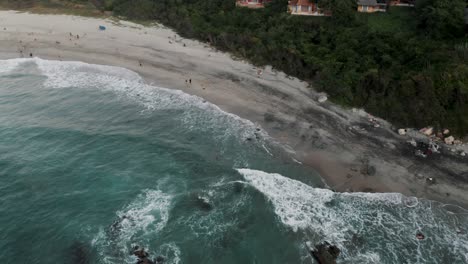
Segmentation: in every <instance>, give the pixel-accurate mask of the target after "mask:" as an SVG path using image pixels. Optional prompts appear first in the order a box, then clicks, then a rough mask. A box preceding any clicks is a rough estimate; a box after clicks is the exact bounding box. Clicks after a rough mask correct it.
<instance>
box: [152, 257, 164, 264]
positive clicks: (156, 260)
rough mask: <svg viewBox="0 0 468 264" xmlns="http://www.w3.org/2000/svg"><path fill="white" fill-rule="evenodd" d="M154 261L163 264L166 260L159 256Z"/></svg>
mask: <svg viewBox="0 0 468 264" xmlns="http://www.w3.org/2000/svg"><path fill="white" fill-rule="evenodd" d="M154 261H155V262H156V264H161V263H163V262H164V258H163V257H162V256H157V257H156V259H155V260H154Z"/></svg>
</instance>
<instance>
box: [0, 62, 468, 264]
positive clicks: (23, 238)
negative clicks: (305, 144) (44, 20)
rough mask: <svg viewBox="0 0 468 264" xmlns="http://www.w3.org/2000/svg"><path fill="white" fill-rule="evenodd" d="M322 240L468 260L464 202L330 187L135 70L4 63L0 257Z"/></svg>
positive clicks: (346, 247)
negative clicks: (337, 190)
mask: <svg viewBox="0 0 468 264" xmlns="http://www.w3.org/2000/svg"><path fill="white" fill-rule="evenodd" d="M418 232H421V233H423V234H424V235H425V239H424V240H418V239H416V234H417V233H418ZM321 241H328V242H330V243H332V244H334V245H337V246H338V247H339V248H340V250H341V254H340V256H339V258H338V263H363V264H365V263H369V264H370V263H372V264H374V263H411V264H413V263H437V264H439V263H450V264H456V263H460V264H461V263H468V211H467V210H463V209H462V208H459V207H456V206H452V205H445V204H442V203H438V202H434V201H429V200H424V199H417V198H415V197H405V196H403V195H401V194H397V193H387V194H379V193H372V194H371V193H335V192H333V191H331V190H328V189H327V188H325V186H324V184H323V181H322V179H321V178H320V175H318V174H317V173H316V172H315V171H313V170H311V169H310V168H306V167H304V166H302V165H301V164H300V163H298V162H296V161H295V160H294V159H293V158H292V156H291V153H290V152H289V151H288V150H287V148H285V147H283V146H281V145H280V144H278V143H277V142H275V141H274V139H272V138H270V137H269V136H268V134H267V133H266V132H265V131H264V130H263V129H262V128H261V127H260V126H258V125H257V124H254V123H252V122H250V121H248V120H244V119H242V118H240V117H238V116H236V115H233V114H229V113H226V112H223V111H222V110H221V109H219V108H218V107H217V106H215V105H213V104H210V103H208V102H206V101H205V100H203V99H202V98H199V97H195V96H191V95H188V94H185V93H183V92H181V91H177V90H171V89H165V88H161V87H157V86H154V85H149V84H146V83H145V82H144V81H143V79H142V78H141V77H140V76H139V75H138V74H136V73H135V72H132V71H130V70H126V69H123V68H118V67H111V66H102V65H91V64H85V63H81V62H61V61H48V60H42V59H39V58H33V59H13V60H3V61H0V263H30V264H31V263H109V264H111V263H119V264H122V263H136V261H137V259H136V257H135V256H133V255H132V254H131V252H132V248H133V247H134V246H139V247H144V248H145V250H146V251H147V252H148V253H149V254H150V257H151V258H156V257H157V256H162V257H163V258H164V259H165V261H164V263H174V264H175V263H204V264H207V263H314V261H313V259H312V257H311V255H310V254H309V252H308V247H307V246H306V243H307V242H310V243H312V244H318V243H320V242H321Z"/></svg>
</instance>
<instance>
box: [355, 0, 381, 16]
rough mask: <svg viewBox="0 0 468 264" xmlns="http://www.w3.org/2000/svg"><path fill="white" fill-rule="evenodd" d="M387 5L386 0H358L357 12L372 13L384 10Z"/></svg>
mask: <svg viewBox="0 0 468 264" xmlns="http://www.w3.org/2000/svg"><path fill="white" fill-rule="evenodd" d="M387 7H388V1H387V0H358V12H363V13H374V12H386V11H387Z"/></svg>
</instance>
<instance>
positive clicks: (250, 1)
mask: <svg viewBox="0 0 468 264" xmlns="http://www.w3.org/2000/svg"><path fill="white" fill-rule="evenodd" d="M269 2H271V0H237V1H236V6H240V7H248V8H262V7H264V5H265V4H266V3H269Z"/></svg>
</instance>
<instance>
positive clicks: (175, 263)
mask: <svg viewBox="0 0 468 264" xmlns="http://www.w3.org/2000/svg"><path fill="white" fill-rule="evenodd" d="M158 252H160V254H161V255H162V256H164V258H165V262H164V263H167V264H179V263H180V261H181V259H180V258H181V254H182V253H181V251H180V248H179V247H178V246H177V245H176V244H175V243H174V242H171V243H165V244H162V245H161V246H160V247H159V250H158Z"/></svg>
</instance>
